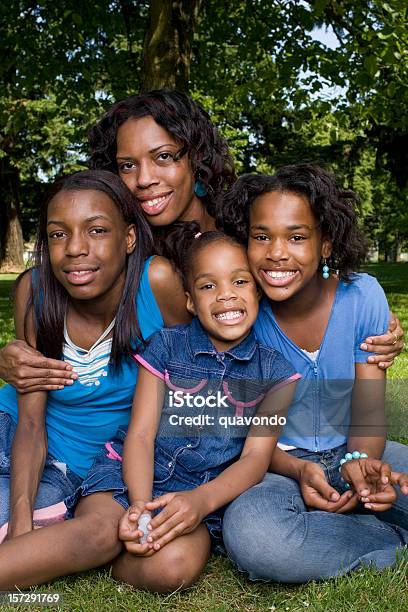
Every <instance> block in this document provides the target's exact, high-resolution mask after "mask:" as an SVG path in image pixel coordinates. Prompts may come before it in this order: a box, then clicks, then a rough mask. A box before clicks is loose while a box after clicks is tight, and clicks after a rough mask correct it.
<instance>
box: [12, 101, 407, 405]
mask: <svg viewBox="0 0 408 612" xmlns="http://www.w3.org/2000/svg"><path fill="white" fill-rule="evenodd" d="M89 141H90V148H91V156H90V164H91V166H92V167H93V168H99V169H105V170H110V171H112V172H115V173H118V174H119V176H120V177H121V178H122V180H123V181H124V182H125V183H126V185H127V186H128V187H129V189H130V190H131V191H132V192H133V194H134V195H135V196H136V197H137V199H138V201H139V203H140V205H141V207H142V210H143V212H144V214H145V216H146V218H147V220H148V222H149V224H150V225H151V226H152V229H153V233H154V237H155V248H156V252H159V253H160V252H162V253H163V254H164V255H166V256H167V257H168V258H169V259H172V257H173V254H172V252H171V251H168V250H165V251H164V252H163V250H162V249H163V244H165V243H164V239H165V238H166V236H167V235H168V234H169V233H170V232H171V231H172V229H173V227H172V224H174V223H175V222H180V221H191V220H196V221H197V222H198V223H199V225H200V228H201V231H207V230H213V229H215V221H214V215H215V207H216V202H217V201H218V200H220V198H221V197H222V195H223V194H224V192H225V190H226V188H227V187H230V186H231V185H232V183H233V182H234V180H235V173H234V167H233V161H232V159H231V156H230V153H229V150H228V145H227V143H226V141H225V139H223V138H222V137H221V135H220V134H219V132H218V130H217V129H216V127H215V126H214V124H213V123H212V121H211V119H210V117H209V116H208V114H207V113H206V112H205V111H204V110H203V109H202V108H201V107H200V106H199V105H198V104H197V103H196V102H194V101H193V100H192V99H191V98H189V97H188V96H186V95H185V94H184V93H181V92H177V91H169V90H157V91H150V92H147V93H142V94H139V95H137V96H132V97H129V98H126V99H125V100H121V101H120V102H117V103H116V104H114V105H113V106H112V107H111V108H110V109H109V110H108V111H107V112H106V114H105V115H104V117H102V119H101V120H100V121H98V122H97V123H96V124H95V125H94V126H93V127H92V128H91V130H90V133H89ZM390 330H391V331H390V332H389V333H387V334H385V335H384V336H382V337H380V338H370V341H371V340H372V342H371V343H368V344H366V345H365V346H366V347H367V348H366V350H368V351H373V350H374V349H378V350H377V352H378V353H379V354H378V355H375V356H374V355H372V356H370V359H371V360H372V362H373V363H379V364H382V366H381V367H388V366H389V365H391V363H392V360H393V358H394V357H395V356H396V355H398V354H399V352H400V351H401V350H402V346H403V343H402V341H401V337H402V334H403V332H402V329H401V328H400V326H399V324H398V325H397V321H395V320H394V321H392V322H391V323H390ZM369 331H370V333H371V331H372V330H369ZM72 376H73V374H72V368H71V366H69V365H67V364H65V363H62V362H58V361H56V360H50V359H44V357H42V356H41V355H40V354H39V353H38V352H35V351H33V350H32V349H30V348H29V347H27V346H26V345H24V344H23V343H22V342H21V341H14V342H12V343H10V344H9V345H8V346H7V347H5V348H4V349H2V350H0V377H2V378H4V379H5V380H7V381H8V382H10V383H11V384H13V385H14V386H16V387H17V389H18V390H19V391H20V392H21V393H26V392H27V391H31V390H33V391H37V390H45V391H52V390H55V389H56V388H58V386H59V385H61V384H67V383H69V381H70V380H71V379H72ZM44 379H45V380H44Z"/></svg>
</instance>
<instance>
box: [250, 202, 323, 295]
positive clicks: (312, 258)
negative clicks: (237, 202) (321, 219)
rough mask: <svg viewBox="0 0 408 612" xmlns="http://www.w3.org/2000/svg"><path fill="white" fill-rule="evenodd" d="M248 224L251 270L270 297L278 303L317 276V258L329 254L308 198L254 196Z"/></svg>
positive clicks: (318, 260)
mask: <svg viewBox="0 0 408 612" xmlns="http://www.w3.org/2000/svg"><path fill="white" fill-rule="evenodd" d="M249 225H250V229H249V239H248V259H249V262H250V267H251V271H252V274H253V275H254V277H255V279H256V281H257V283H258V284H259V286H260V287H261V288H262V290H263V292H264V293H265V295H266V296H267V297H268V298H269V299H270V300H273V301H276V302H282V301H284V300H288V299H290V298H292V297H293V296H294V295H297V294H298V293H299V292H301V291H303V290H304V289H305V288H306V287H308V286H309V283H310V282H311V281H312V280H316V279H317V276H316V275H317V274H318V266H319V263H320V260H321V258H322V257H329V256H330V254H331V243H330V242H329V241H328V240H325V239H322V235H321V231H320V229H319V226H318V222H317V220H316V218H315V217H314V215H313V213H312V210H311V208H310V204H309V202H308V200H307V199H306V198H305V197H303V196H301V195H298V194H296V193H291V192H283V193H282V192H279V191H273V192H271V193H264V194H262V195H261V196H259V197H258V198H256V200H255V201H254V202H253V204H252V206H251V210H250V220H249Z"/></svg>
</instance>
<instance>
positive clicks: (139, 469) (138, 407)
mask: <svg viewBox="0 0 408 612" xmlns="http://www.w3.org/2000/svg"><path fill="white" fill-rule="evenodd" d="M163 394H164V383H163V381H162V380H160V379H159V378H157V377H156V376H154V375H153V374H151V373H150V372H149V371H148V370H146V369H145V368H144V367H142V366H140V367H139V374H138V380H137V386H136V391H135V396H134V400H133V407H132V417H131V420H130V424H129V429H128V432H127V435H126V440H125V445H124V452H123V479H124V481H125V484H126V485H127V487H128V494H129V500H130V503H131V504H134V503H135V502H136V501H141V500H143V501H150V500H151V498H152V484H153V468H154V440H155V437H156V432H157V428H158V425H159V420H160V414H161V408H162V405H163Z"/></svg>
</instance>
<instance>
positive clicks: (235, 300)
mask: <svg viewBox="0 0 408 612" xmlns="http://www.w3.org/2000/svg"><path fill="white" fill-rule="evenodd" d="M187 297H188V301H187V308H188V310H189V311H190V312H192V313H193V314H195V315H197V316H198V318H199V319H200V322H201V324H202V326H203V327H204V328H205V330H206V331H207V333H208V337H209V338H210V340H211V341H212V343H213V344H214V346H215V348H216V349H217V350H218V351H226V350H228V349H229V348H232V347H233V346H235V345H237V344H239V343H240V342H241V341H242V340H243V339H244V338H245V337H246V336H247V335H248V334H249V332H250V330H251V327H252V325H253V324H254V322H255V319H256V317H257V315H258V292H257V288H256V285H255V281H254V279H253V276H252V274H251V272H250V270H249V265H248V259H247V257H246V254H245V250H244V248H241V247H240V246H239V245H235V244H234V245H233V244H230V243H228V242H227V241H225V240H220V241H218V242H213V243H211V244H209V245H208V246H207V247H205V248H203V249H202V250H200V251H199V252H198V253H197V254H196V255H195V256H194V261H193V265H192V271H191V276H190V291H189V292H188V293H187Z"/></svg>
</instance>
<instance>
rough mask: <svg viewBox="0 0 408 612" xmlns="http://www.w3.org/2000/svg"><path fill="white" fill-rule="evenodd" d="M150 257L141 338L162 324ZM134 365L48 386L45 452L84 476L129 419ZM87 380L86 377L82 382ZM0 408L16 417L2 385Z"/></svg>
mask: <svg viewBox="0 0 408 612" xmlns="http://www.w3.org/2000/svg"><path fill="white" fill-rule="evenodd" d="M151 259H152V258H150V259H148V260H147V261H146V263H145V266H144V269H143V274H142V277H141V281H140V286H139V291H138V294H137V298H136V304H137V315H138V321H139V326H140V330H141V333H142V336H143V337H144V338H148V337H149V336H150V335H151V334H153V333H154V332H156V331H158V330H159V329H161V328H162V327H163V325H164V323H163V319H162V316H161V313H160V310H159V307H158V305H157V302H156V299H155V297H154V295H153V292H152V289H151V287H150V284H149V276H148V270H149V265H150V262H151ZM137 371H138V366H137V363H136V362H135V361H128V360H124V362H123V367H122V371H121V372H120V373H118V374H115V373H113V372H112V369H111V368H106V369H105V370H101V369H100V372H102V375H100V376H97V377H96V380H95V381H94V383H93V384H83V383H84V382H85V381H84V380H82V382H81V381H80V380H76V381H75V382H74V384H73V385H71V386H68V387H64V389H61V390H59V391H50V392H49V393H48V398H47V412H46V418H45V420H46V427H47V436H48V452H49V453H50V454H51V455H52V456H53V457H54V458H55V459H57V460H58V461H61V462H63V463H66V464H67V465H68V466H69V467H70V469H71V470H72V471H73V472H75V473H76V474H77V475H78V476H81V477H82V478H84V477H85V476H86V474H87V472H88V469H89V468H90V466H91V463H92V460H93V458H94V456H95V455H96V453H97V452H98V451H99V450H100V447H101V446H102V445H103V444H104V443H105V442H106V440H109V438H111V437H112V436H113V435H114V433H115V432H116V430H117V429H118V427H119V426H121V425H127V424H128V422H129V418H130V410H131V406H132V399H133V393H134V389H135V385H136V379H137ZM86 382H87V383H89V381H86ZM0 411H2V412H7V413H9V414H10V415H11V417H12V418H13V420H14V421H16V422H17V420H18V410H17V393H16V390H15V389H14V387H11V386H10V385H6V386H5V387H3V388H2V389H0Z"/></svg>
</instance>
